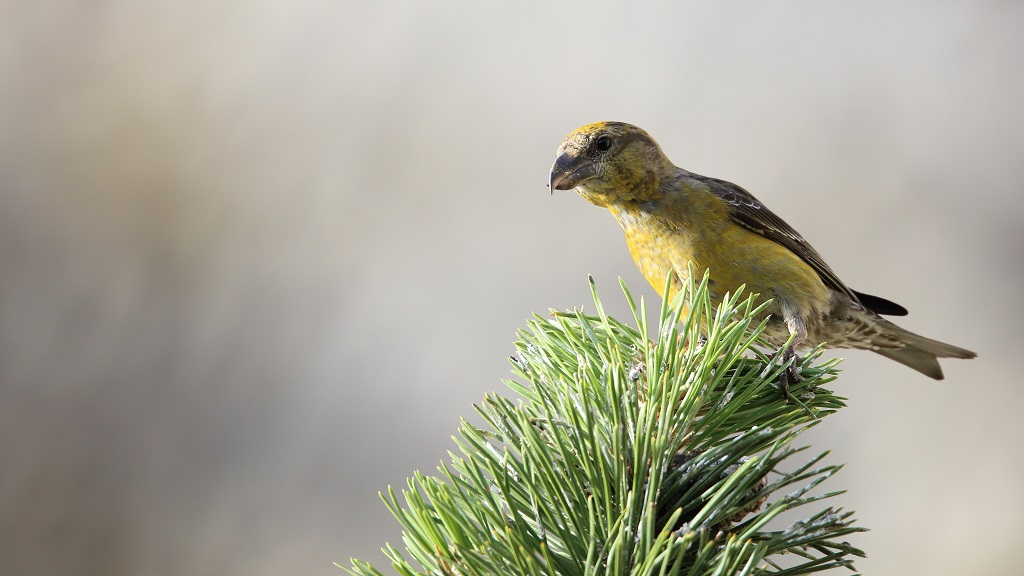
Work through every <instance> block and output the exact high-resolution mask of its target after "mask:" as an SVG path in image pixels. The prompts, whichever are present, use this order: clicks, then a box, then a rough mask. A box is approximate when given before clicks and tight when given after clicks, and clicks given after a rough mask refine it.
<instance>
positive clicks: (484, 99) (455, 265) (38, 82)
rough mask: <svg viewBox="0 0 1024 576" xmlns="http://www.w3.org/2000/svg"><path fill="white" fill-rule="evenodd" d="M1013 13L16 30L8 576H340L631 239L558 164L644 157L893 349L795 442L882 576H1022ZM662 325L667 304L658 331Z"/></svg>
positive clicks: (332, 1)
mask: <svg viewBox="0 0 1024 576" xmlns="http://www.w3.org/2000/svg"><path fill="white" fill-rule="evenodd" d="M1022 55H1024V4H1022V3H1020V2H1013V1H998V0H986V1H974V2H966V1H964V2H931V1H916V2H900V3H892V2H886V1H868V2H846V3H835V2H833V3H822V2H814V1H810V0H808V1H793V2H784V3H770V4H766V3H761V2H754V1H741V2H728V3H713V2H702V3H696V2H665V3H655V4H650V5H643V6H640V5H638V4H632V5H630V6H628V7H627V6H625V5H621V6H616V5H612V4H610V3H603V2H566V3H557V4H556V3H546V2H526V1H523V2H515V3H489V2H470V1H465V2H446V1H443V2H433V3H424V2H408V1H406V2H391V3H383V2H381V3H363V2H353V1H344V0H342V1H338V0H299V1H292V2H226V1H214V2H210V1H207V0H181V1H177V2H153V1H140V0H110V1H98V0H96V1H91V2H60V3H58V2H17V1H7V2H0V573H2V574H4V575H10V576H18V575H36V574H63V575H65V576H77V575H83V576H85V575H97V576H99V575H103V576H117V575H133V576H134V575H185V574H188V575H216V574H247V575H249V576H262V575H276V574H339V573H340V570H339V569H338V568H336V567H334V566H333V565H332V562H339V563H342V564H344V565H347V564H348V558H349V557H351V556H355V557H359V558H363V559H366V560H369V561H372V562H374V563H377V564H378V565H380V566H381V567H384V568H387V566H386V565H385V562H384V557H383V555H382V554H381V553H380V552H379V548H380V547H381V546H382V545H383V544H384V542H385V541H390V542H395V543H398V542H400V531H399V529H398V525H397V523H396V522H395V521H394V520H393V519H392V518H391V517H390V515H389V514H388V512H387V511H386V509H385V508H384V506H383V505H382V504H381V503H380V501H379V500H378V497H377V492H378V491H379V490H382V489H385V488H386V487H387V486H388V485H398V486H400V485H403V484H404V479H405V478H406V477H407V476H409V475H410V474H411V473H412V472H413V471H414V470H425V471H428V472H429V471H432V470H433V469H434V467H435V466H436V465H437V464H438V462H439V461H440V460H441V459H443V458H444V457H445V453H446V450H448V449H450V448H452V446H453V445H452V442H451V440H450V435H451V434H452V433H454V431H455V429H456V426H457V423H458V420H459V418H460V417H463V416H470V415H471V414H472V408H471V405H472V403H473V402H476V401H478V400H479V399H480V398H481V397H482V396H483V394H484V393H486V392H488V391H492V390H502V389H503V387H502V384H501V383H500V379H501V378H503V377H505V376H506V375H507V374H508V368H509V367H508V364H507V360H506V357H507V356H508V355H509V354H510V353H512V352H513V346H512V342H513V340H514V338H515V331H516V329H518V328H521V327H523V326H524V322H525V320H526V319H527V318H528V317H529V316H530V314H531V313H533V312H540V313H544V312H545V311H546V310H547V309H548V308H560V309H561V308H571V307H573V306H579V305H587V304H589V302H590V295H589V289H588V285H587V274H588V273H589V274H593V275H594V276H595V277H596V279H597V283H598V287H599V289H600V290H601V291H602V293H603V295H604V299H605V300H606V302H607V305H608V308H609V309H610V310H611V311H612V312H613V313H616V314H619V315H622V314H625V310H626V307H625V304H624V302H623V300H622V298H621V297H620V295H619V291H618V286H617V278H618V277H619V276H622V277H623V278H624V279H625V280H626V281H627V283H628V284H629V285H630V286H631V287H632V289H633V291H634V292H635V293H640V294H645V295H646V297H647V298H648V299H649V300H650V299H652V298H654V299H656V297H655V296H654V293H653V291H652V290H650V288H649V287H647V286H646V285H645V282H644V281H643V279H642V278H641V277H640V276H639V274H638V273H637V272H636V271H635V269H634V266H633V264H632V262H631V261H630V259H629V256H628V254H627V251H626V247H625V243H624V242H623V240H622V238H621V234H620V232H619V230H618V227H617V226H616V224H615V223H614V221H613V220H612V218H611V216H610V215H609V214H607V213H606V212H603V211H601V210H599V209H596V208H594V207H592V206H590V205H589V204H587V203H586V202H584V201H583V200H582V199H580V198H578V197H577V196H575V195H574V194H571V193H565V194H558V195H556V196H554V197H551V196H549V194H548V191H547V189H546V188H545V184H546V180H547V174H548V168H549V166H550V163H551V161H552V160H553V158H554V152H555V149H556V147H557V146H558V144H559V142H560V141H561V139H562V137H563V136H564V135H565V134H566V133H568V132H569V131H570V130H572V129H574V128H576V127H577V126H579V125H581V124H584V123H588V122H592V121H596V120H601V119H615V120H624V121H629V122H632V123H635V124H638V125H640V126H643V127H645V128H647V129H648V131H650V132H651V133H652V135H653V136H654V137H655V138H657V139H658V140H659V141H660V143H661V144H662V146H663V148H664V149H665V150H666V152H667V153H668V154H669V156H670V157H671V158H672V159H674V160H675V162H676V163H678V164H680V165H682V166H684V167H686V168H688V169H690V170H692V171H695V172H698V173H702V174H708V175H714V176H718V177H722V178H725V179H729V180H732V181H734V182H737V183H739V184H741V185H742V186H744V187H746V188H748V189H749V190H751V191H752V192H753V193H754V194H756V195H757V196H759V197H760V198H761V199H762V200H764V201H765V202H766V203H767V204H768V205H769V206H771V207H772V208H773V209H774V210H775V211H776V212H778V213H779V214H781V215H782V216H783V217H784V218H786V219H787V220H788V221H789V222H790V223H791V224H793V225H794V226H795V227H796V228H797V229H799V230H801V231H802V232H803V233H804V235H805V236H806V237H807V238H808V239H810V241H811V242H812V243H814V245H815V246H816V247H817V248H818V250H819V251H821V252H822V253H823V254H825V255H826V257H827V258H828V259H829V261H830V263H831V264H832V266H833V267H834V268H835V269H836V270H837V271H838V272H839V273H840V275H841V276H842V277H843V278H845V279H846V280H847V281H848V282H849V283H850V284H851V285H852V286H854V287H856V288H858V289H860V290H864V291H867V292H871V293H876V294H880V295H883V296H886V297H888V298H891V299H893V300H895V301H897V302H900V303H902V304H904V305H905V306H907V307H908V308H909V309H910V310H911V315H910V316H909V317H908V318H906V319H904V320H903V321H901V323H902V324H903V325H905V326H906V327H908V328H911V329H914V330H918V331H920V332H922V333H924V334H927V335H929V336H933V337H936V338H940V339H945V340H948V341H950V342H953V343H955V344H959V345H963V346H966V347H968V348H971V349H974V350H976V351H978V352H979V354H980V357H979V358H978V359H977V360H974V361H971V362H963V361H947V362H945V363H944V367H945V369H946V375H947V379H946V380H945V381H942V382H933V381H931V380H928V379H927V378H924V377H922V376H920V375H918V374H916V373H914V372H912V371H909V370H907V369H906V368H903V367H901V366H899V365H897V364H895V363H891V362H888V361H885V360H884V359H881V358H878V357H875V356H874V355H871V354H868V353H851V354H849V357H848V359H847V361H846V362H845V363H844V365H843V366H844V369H845V372H844V374H843V376H842V378H841V380H840V381H839V382H838V384H837V386H838V387H839V389H840V390H841V391H842V392H843V393H844V394H845V395H846V396H848V397H849V399H850V408H849V409H848V410H845V411H844V412H843V413H841V414H839V415H837V416H835V417H833V418H830V419H829V420H828V421H827V422H825V423H824V424H823V425H822V426H819V427H818V428H817V429H815V430H814V431H812V433H811V434H809V435H807V436H805V438H806V439H807V441H808V442H810V443H813V445H814V446H815V448H818V449H830V450H832V456H831V459H832V461H834V462H846V463H847V464H848V465H847V467H846V468H845V469H844V471H843V472H842V473H841V474H840V475H839V476H837V477H835V478H833V479H832V480H830V482H829V484H830V485H831V487H832V488H847V489H848V490H849V493H848V494H847V495H845V496H843V502H844V504H845V505H846V507H847V508H848V509H854V510H856V511H857V512H858V518H859V519H860V523H861V524H862V525H864V526H867V527H870V528H871V529H872V531H871V532H868V533H865V534H862V535H857V536H856V537H854V538H852V539H851V540H852V541H853V543H854V544H856V545H858V546H860V547H862V548H863V549H865V550H866V551H867V552H868V553H869V557H868V558H867V559H866V560H863V561H860V562H859V564H858V566H859V568H860V569H861V570H863V571H864V572H866V573H870V574H877V575H887V574H923V573H928V574H935V575H943V574H964V573H973V574H1019V572H1018V571H1019V567H1020V562H1019V543H1020V540H1021V538H1022V537H1024V528H1022V527H1021V522H1020V517H1021V513H1022V512H1024V491H1022V490H1021V489H1020V487H1021V485H1022V482H1024V478H1022V474H1024V448H1022V442H1024V418H1021V417H1020V410H1021V406H1022V405H1024V387H1022V386H1021V377H1020V369H1019V366H1018V358H1017V356H1016V355H1017V354H1019V353H1020V350H1021V349H1022V344H1024V342H1022V337H1021V329H1020V327H1021V326H1022V325H1024V306H1022V304H1021V288H1020V287H1021V285H1022V280H1024V278H1022V276H1024V266H1022V264H1024V257H1022V253H1024V195H1022V194H1021V186H1020V181H1021V174H1020V166H1021V161H1022V154H1024V112H1022V110H1024V106H1022V104H1021V103H1022V102H1024V64H1022V60H1021V58H1022ZM655 301H656V300H655Z"/></svg>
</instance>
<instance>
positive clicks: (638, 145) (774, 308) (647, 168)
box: [549, 122, 975, 393]
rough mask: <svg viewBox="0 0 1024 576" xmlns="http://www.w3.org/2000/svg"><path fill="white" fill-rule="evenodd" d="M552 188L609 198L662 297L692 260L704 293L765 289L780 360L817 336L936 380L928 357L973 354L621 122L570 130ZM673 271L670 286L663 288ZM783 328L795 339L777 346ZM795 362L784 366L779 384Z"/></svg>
mask: <svg viewBox="0 0 1024 576" xmlns="http://www.w3.org/2000/svg"><path fill="white" fill-rule="evenodd" d="M549 186H550V188H551V191H552V192H554V191H555V190H569V189H573V188H575V189H576V191H577V192H578V193H579V194H580V195H581V196H583V197H584V198H586V199H587V200H589V201H590V202H591V203H593V204H595V205H597V206H602V207H605V208H608V209H609V210H610V211H611V213H612V214H613V215H614V216H615V219H616V220H618V222H619V225H620V226H621V227H622V230H623V232H624V233H625V236H626V243H627V244H628V245H629V252H630V254H632V256H633V260H634V261H635V262H636V264H637V266H638V267H639V268H640V272H642V273H643V275H644V277H646V278H647V280H648V281H649V282H650V283H651V284H652V285H653V286H654V289H655V290H657V291H658V293H659V294H660V295H661V296H662V297H669V298H671V297H672V296H673V295H674V294H675V293H676V292H677V291H678V290H679V288H680V286H681V285H682V283H683V282H684V281H685V280H686V279H687V276H688V274H689V270H690V266H691V265H692V267H693V270H695V271H699V272H703V271H704V270H707V271H708V275H709V282H708V288H709V292H710V296H711V299H712V302H713V303H714V304H716V305H717V304H718V303H720V302H721V299H722V297H723V296H724V295H725V293H727V292H730V293H735V292H736V291H737V289H738V288H739V287H740V286H741V285H746V290H747V291H748V292H751V293H756V294H760V295H762V296H764V297H768V298H771V299H772V302H771V304H770V305H769V307H768V308H767V310H766V312H765V313H766V314H768V315H769V316H768V318H769V320H768V325H767V329H766V331H765V333H764V338H765V340H766V341H767V342H768V343H769V344H771V345H773V346H778V347H779V348H780V352H781V353H782V354H783V356H782V358H783V361H788V360H789V359H791V358H794V356H795V350H805V349H808V348H813V347H814V346H817V345H818V344H821V343H824V344H825V346H826V347H828V348H859V349H864V350H871V351H872V352H875V353H877V354H881V355H882V356H885V357H886V358H890V359H892V360H895V361H897V362H899V363H901V364H904V365H906V366H909V367H910V368H913V369H914V370H917V371H918V372H921V373H922V374H924V375H926V376H930V377H931V378H935V379H936V380H940V379H942V377H943V376H942V368H941V367H940V366H939V361H938V359H939V358H974V357H975V353H974V352H971V351H969V350H965V349H963V348H958V347H956V346H952V345H950V344H945V343H943V342H939V341H937V340H932V339H930V338H925V337H924V336H920V335H918V334H915V333H913V332H910V331H909V330H905V329H903V328H900V327H899V326H897V325H895V324H893V323H892V322H889V321H888V320H886V319H884V318H882V317H881V314H885V315H890V316H903V315H906V313H907V311H906V309H904V308H903V307H902V306H900V305H899V304H896V303H894V302H890V301H889V300H886V299H884V298H880V297H878V296H871V295H869V294H863V293H861V292H857V291H855V290H852V289H851V288H849V287H848V286H847V285H846V284H844V283H843V281H842V280H840V279H839V277H838V276H836V273H835V272H833V271H832V269H831V268H830V267H829V266H828V264H826V263H825V260H824V259H823V258H822V257H821V255H820V254H818V251H817V250H815V249H814V248H813V247H811V245H810V244H809V243H807V241H806V240H804V239H803V237H802V236H800V234H799V233H797V231H796V230H794V229H793V228H792V227H790V226H789V224H786V222H784V221H783V220H782V219H781V218H779V217H778V216H776V215H775V214H774V213H773V212H772V211H771V210H769V209H768V208H767V207H765V205H764V204H762V203H761V202H760V201H759V200H758V199H757V198H754V196H753V195H751V194H750V193H749V192H747V191H746V190H744V189H743V188H740V187H739V186H737V185H735V184H732V183H730V182H726V181H724V180H718V179H716V178H709V177H707V176H700V175H698V174H694V173H692V172H688V171H686V170H683V169H682V168H679V167H677V166H675V165H674V164H672V162H671V161H669V159H668V158H667V157H666V156H665V154H664V153H663V152H662V151H661V148H660V147H659V146H658V144H657V142H655V141H654V139H652V138H651V137H650V136H649V135H648V134H647V133H646V132H644V131H643V130H641V129H640V128H637V127H636V126H632V125H629V124H624V123H621V122H598V123H596V124H589V125H587V126H583V127H582V128H579V129H577V130H576V131H574V132H572V133H571V134H569V135H568V136H566V138H565V140H564V141H563V142H562V145H561V146H560V147H559V148H558V157H557V159H556V160H555V164H554V166H552V168H551V175H550V180H549ZM669 273H672V280H671V283H670V293H669V294H662V290H663V287H664V284H665V279H666V277H668V275H669ZM791 335H795V338H794V342H793V344H792V345H791V346H789V347H787V348H786V349H785V350H781V348H782V347H784V346H785V344H786V342H787V341H788V339H789V337H790V336H791ZM795 375H796V372H795V368H792V366H791V370H790V371H789V374H788V375H787V374H786V373H784V374H783V380H782V387H783V392H784V393H785V392H786V389H787V380H788V378H792V377H794V376H795Z"/></svg>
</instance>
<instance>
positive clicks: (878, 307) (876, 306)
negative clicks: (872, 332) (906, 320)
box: [853, 290, 907, 316]
mask: <svg viewBox="0 0 1024 576" xmlns="http://www.w3.org/2000/svg"><path fill="white" fill-rule="evenodd" d="M853 293H854V294H856V295H857V299H858V300H860V303H861V304H863V305H864V307H865V308H867V309H868V310H871V311H872V312H874V313H875V314H885V315H886V316H906V315H907V309H906V308H904V307H903V306H900V305H899V304H897V303H895V302H893V301H892V300H886V299H885V298H882V297H881V296H872V295H871V294H865V293H863V292H857V291H856V290H854V291H853Z"/></svg>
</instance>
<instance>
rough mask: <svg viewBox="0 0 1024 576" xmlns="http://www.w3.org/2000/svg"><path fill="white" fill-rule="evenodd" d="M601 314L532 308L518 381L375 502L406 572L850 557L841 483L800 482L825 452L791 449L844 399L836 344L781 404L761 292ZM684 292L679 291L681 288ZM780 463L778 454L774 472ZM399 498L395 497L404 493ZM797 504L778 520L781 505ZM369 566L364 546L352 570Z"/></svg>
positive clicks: (805, 361) (804, 564) (727, 569)
mask: <svg viewBox="0 0 1024 576" xmlns="http://www.w3.org/2000/svg"><path fill="white" fill-rule="evenodd" d="M591 287H592V290H593V296H594V304H595V306H596V314H593V315H591V314H586V313H584V312H583V311H582V310H574V311H572V312H553V313H552V315H551V316H550V317H541V316H536V317H535V318H534V319H533V320H532V321H530V322H529V325H528V330H527V331H521V332H520V333H519V341H518V342H517V343H516V349H517V356H516V357H514V358H512V359H511V360H512V364H513V374H514V375H515V378H514V379H512V380H508V381H507V382H506V384H507V385H508V386H509V387H510V388H511V389H512V390H513V391H514V392H516V393H517V394H518V395H519V396H521V399H520V400H511V399H509V398H505V397H502V396H498V395H488V396H487V397H485V398H484V400H483V402H482V404H481V405H480V406H478V407H477V411H478V412H479V414H480V415H481V416H482V417H483V420H484V421H485V422H486V427H484V428H477V427H475V426H473V425H471V424H470V423H469V422H466V421H463V422H462V424H461V427H460V429H459V436H458V437H456V438H455V442H456V446H457V447H458V453H455V452H450V453H449V455H450V458H451V461H450V462H448V463H442V465H441V466H440V467H439V469H438V470H439V472H440V474H439V475H438V476H425V475H423V474H421V473H418V472H417V473H416V474H414V475H413V477H412V478H411V479H409V481H408V485H407V489H406V490H403V491H402V497H401V498H399V496H398V495H397V494H396V493H395V491H394V490H393V489H389V491H388V493H387V495H385V496H383V498H384V501H385V504H386V505H387V506H388V508H389V509H390V510H391V512H392V513H393V514H394V515H395V517H396V518H398V520H399V522H400V523H401V524H402V526H403V528H404V533H403V541H404V549H399V548H398V547H395V546H392V545H388V546H387V547H386V548H385V550H384V551H385V553H386V554H387V556H388V557H389V558H390V559H391V562H392V566H393V567H394V569H395V570H397V571H398V573H400V574H403V575H415V574H438V575H463V576H469V575H488V576H492V575H506V574H523V575H526V574H529V575H541V574H551V575H555V574H557V575H569V576H589V575H599V574H601V575H603V574H616V575H620V574H621V575H626V574H631V575H656V574H657V575H662V574H687V575H694V576H696V575H709V576H710V575H712V574H775V575H787V576H790V575H799V574H810V573H813V572H818V571H821V570H826V569H829V568H834V567H848V568H851V569H852V559H851V558H852V557H854V556H863V555H864V554H863V552H861V551H860V550H858V549H857V548H854V547H852V546H851V545H850V544H848V543H847V542H845V541H844V540H843V538H844V537H846V536H847V535H849V534H851V533H853V532H858V531H861V530H863V529H862V528H858V527H856V526H855V525H854V524H853V519H852V512H847V511H844V510H843V509H842V508H837V507H832V506H827V505H824V506H823V504H822V501H824V500H829V499H832V498H833V497H835V496H838V495H839V494H842V491H835V492H828V493H824V494H822V493H817V492H816V491H814V490H813V489H814V488H816V487H817V486H818V485H819V484H821V483H822V482H824V481H825V480H827V479H828V478H829V477H831V476H832V475H833V474H835V473H836V472H838V471H839V469H840V466H837V465H825V464H822V460H823V459H824V457H825V455H826V454H820V455H818V456H815V457H812V458H809V459H806V460H804V461H802V462H801V461H800V459H801V458H806V457H805V456H803V455H802V452H803V450H804V448H795V447H793V442H794V440H795V439H796V437H797V435H799V434H800V433H801V432H802V431H803V430H806V429H808V428H810V427H811V426H814V425H816V424H817V423H818V422H820V421H821V419H822V418H824V417H825V416H828V415H829V414H832V413H833V412H835V411H836V410H838V409H839V408H841V407H843V406H844V404H843V399H842V398H840V397H837V396H835V395H834V394H833V393H832V392H831V391H829V390H826V389H824V388H822V386H823V385H825V384H827V383H828V382H830V381H832V380H834V379H835V377H836V372H837V371H836V369H835V365H836V364H837V362H838V361H837V360H832V361H828V362H823V363H820V364H814V361H815V360H816V359H817V358H818V356H819V354H820V352H819V351H815V352H813V353H811V354H808V355H807V356H805V357H803V358H802V359H798V362H799V363H800V366H799V370H800V374H801V376H802V377H803V380H802V381H800V382H795V383H792V384H791V388H790V394H791V395H792V397H793V399H794V403H786V401H785V399H784V398H783V396H782V394H781V392H780V390H779V389H778V388H777V386H776V383H777V382H778V379H779V374H780V373H781V371H782V370H783V369H785V366H783V365H779V364H778V363H777V362H775V358H774V357H773V356H769V355H765V354H764V353H762V352H760V351H758V350H757V349H756V348H754V347H753V346H754V345H755V344H757V343H758V340H757V338H758V335H759V334H760V333H761V331H762V330H763V329H764V323H763V322H762V323H761V324H760V325H755V324H754V321H753V320H752V318H754V317H755V316H756V315H757V313H758V312H759V311H761V310H762V308H763V306H764V304H761V305H760V306H759V305H757V304H756V302H755V300H754V298H753V297H742V298H741V297H738V296H727V297H726V298H725V300H724V302H723V303H722V304H721V305H720V306H719V307H718V308H717V309H715V308H713V307H712V306H711V304H710V299H709V297H708V292H707V280H706V278H705V280H704V281H703V282H701V283H699V284H696V285H694V284H693V283H691V284H690V285H689V286H686V287H684V289H683V290H682V291H681V293H680V295H679V297H678V298H676V300H675V301H674V302H673V303H671V304H669V303H664V304H663V305H662V308H661V312H660V315H659V323H658V325H657V326H655V327H653V328H654V330H655V332H654V335H653V336H654V338H656V340H652V337H651V332H650V330H651V328H652V327H651V326H649V325H648V322H647V318H646V316H647V314H646V310H645V307H644V303H643V300H641V301H640V305H639V307H637V306H636V305H635V304H634V301H633V299H632V297H631V296H630V294H629V291H628V290H627V289H626V287H625V285H624V284H623V286H622V289H623V292H624V294H625V296H626V298H627V301H628V302H629V305H630V308H631V310H632V312H633V320H634V322H635V325H636V326H635V327H633V326H627V325H626V324H623V323H621V322H619V321H618V320H616V319H614V318H612V317H610V316H608V315H607V314H605V312H604V308H603V307H602V305H601V301H600V299H599V298H598V296H597V292H596V290H594V289H593V280H591ZM685 302H689V303H690V305H689V306H686V305H684V303H685ZM787 469H790V470H789V471H787ZM403 501H404V502H403ZM792 510H797V511H798V513H800V514H802V518H803V519H802V520H799V521H796V522H793V523H791V524H789V525H788V526H779V527H773V525H774V524H779V523H781V522H778V521H777V522H773V520H775V519H776V518H777V517H778V516H779V515H780V514H782V513H783V512H787V511H792ZM348 571H349V572H350V573H351V574H355V575H360V576H369V575H378V574H381V573H380V572H379V571H378V570H377V569H376V568H374V567H373V566H371V565H370V564H368V563H366V562H362V561H359V560H353V561H352V567H351V568H350V569H348Z"/></svg>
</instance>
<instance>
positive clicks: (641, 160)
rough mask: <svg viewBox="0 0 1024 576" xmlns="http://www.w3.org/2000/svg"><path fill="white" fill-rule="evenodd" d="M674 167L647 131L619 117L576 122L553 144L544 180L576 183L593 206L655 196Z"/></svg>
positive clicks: (565, 185)
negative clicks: (551, 161)
mask: <svg viewBox="0 0 1024 576" xmlns="http://www.w3.org/2000/svg"><path fill="white" fill-rule="evenodd" d="M673 168H674V166H673V165H672V163H671V162H669V160H668V158H666V157H665V154H664V153H663V152H662V151H661V148H660V147H659V146H658V143H657V142H655V141H654V139H653V138H651V137H650V136H649V135H648V134H647V132H644V131H643V130H641V129H640V128H637V127H636V126H633V125H632V124H626V123H623V122H597V123H595V124H588V125H586V126H583V127H582V128H577V129H576V130H575V131H573V132H572V133H571V134H569V135H568V136H566V137H565V140H563V141H562V145H561V146H559V147H558V157H557V158H556V159H555V164H554V165H553V166H552V167H551V176H550V178H549V180H548V186H550V188H551V192H552V193H553V192H554V191H555V190H571V189H573V188H575V189H576V191H577V192H579V194H580V195H581V196H583V197H584V198H586V199H587V200H589V201H590V202H592V203H594V204H596V205H598V206H609V205H612V204H618V203H624V202H631V201H636V202H644V201H647V200H656V199H658V198H659V197H660V195H661V192H660V190H659V185H660V184H661V181H662V180H663V178H664V177H665V176H667V175H668V174H669V173H670V172H671V170H672V169H673Z"/></svg>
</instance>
